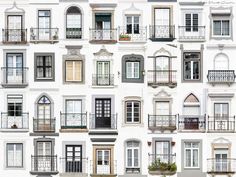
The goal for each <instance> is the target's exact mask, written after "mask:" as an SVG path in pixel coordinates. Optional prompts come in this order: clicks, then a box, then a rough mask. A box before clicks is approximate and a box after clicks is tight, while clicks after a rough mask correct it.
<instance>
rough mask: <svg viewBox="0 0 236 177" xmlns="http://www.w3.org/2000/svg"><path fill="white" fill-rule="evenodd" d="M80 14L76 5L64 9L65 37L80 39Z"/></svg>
mask: <svg viewBox="0 0 236 177" xmlns="http://www.w3.org/2000/svg"><path fill="white" fill-rule="evenodd" d="M81 17H82V15H81V10H80V9H79V8H78V7H75V6H72V7H69V8H68V9H67V11H66V38H67V39H71V38H72V39H81V37H82V18H81Z"/></svg>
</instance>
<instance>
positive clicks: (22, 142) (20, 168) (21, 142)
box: [2, 140, 26, 170]
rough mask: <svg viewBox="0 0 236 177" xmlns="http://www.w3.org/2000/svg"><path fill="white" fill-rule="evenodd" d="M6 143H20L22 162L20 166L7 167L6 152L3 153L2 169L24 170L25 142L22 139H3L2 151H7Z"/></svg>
mask: <svg viewBox="0 0 236 177" xmlns="http://www.w3.org/2000/svg"><path fill="white" fill-rule="evenodd" d="M8 143H20V144H22V145H23V154H22V156H23V157H22V160H23V164H22V167H7V153H4V162H3V163H2V164H3V169H4V170H25V159H26V158H25V156H26V142H25V141H22V140H15V141H14V140H9V141H4V142H3V144H4V152H7V148H6V147H7V144H8Z"/></svg>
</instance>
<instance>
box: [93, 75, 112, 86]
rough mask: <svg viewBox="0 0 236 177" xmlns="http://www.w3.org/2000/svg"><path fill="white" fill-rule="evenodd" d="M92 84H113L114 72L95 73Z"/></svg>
mask: <svg viewBox="0 0 236 177" xmlns="http://www.w3.org/2000/svg"><path fill="white" fill-rule="evenodd" d="M92 85H94V86H113V85H114V74H93V81H92Z"/></svg>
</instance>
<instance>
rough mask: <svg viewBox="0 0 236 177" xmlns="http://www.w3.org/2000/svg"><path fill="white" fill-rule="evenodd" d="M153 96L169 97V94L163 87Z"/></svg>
mask: <svg viewBox="0 0 236 177" xmlns="http://www.w3.org/2000/svg"><path fill="white" fill-rule="evenodd" d="M154 97H155V98H171V95H170V94H168V93H167V92H166V91H165V90H164V89H162V90H161V91H160V92H158V93H157V94H155V95H154Z"/></svg>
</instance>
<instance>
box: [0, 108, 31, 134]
mask: <svg viewBox="0 0 236 177" xmlns="http://www.w3.org/2000/svg"><path fill="white" fill-rule="evenodd" d="M28 129H29V113H23V112H16V113H13V112H2V113H1V131H28Z"/></svg>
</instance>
